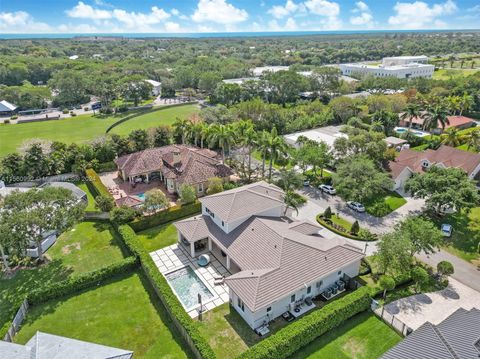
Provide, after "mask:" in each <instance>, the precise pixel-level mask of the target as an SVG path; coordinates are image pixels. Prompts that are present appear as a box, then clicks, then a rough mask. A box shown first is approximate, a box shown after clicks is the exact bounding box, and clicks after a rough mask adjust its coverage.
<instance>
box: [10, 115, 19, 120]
mask: <svg viewBox="0 0 480 359" xmlns="http://www.w3.org/2000/svg"><path fill="white" fill-rule="evenodd" d="M17 118H18V115H13V116H10V120H16V119H17Z"/></svg>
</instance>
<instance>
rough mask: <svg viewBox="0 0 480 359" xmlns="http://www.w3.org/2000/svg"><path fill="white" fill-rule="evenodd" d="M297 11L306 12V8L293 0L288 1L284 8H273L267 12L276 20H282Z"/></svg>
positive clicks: (276, 6)
mask: <svg viewBox="0 0 480 359" xmlns="http://www.w3.org/2000/svg"><path fill="white" fill-rule="evenodd" d="M297 11H305V6H304V5H303V4H302V3H300V4H296V3H295V2H293V1H292V0H287V2H286V3H285V5H284V6H282V5H275V6H272V7H271V8H270V9H269V10H268V11H267V12H268V13H269V14H270V15H272V16H273V17H274V18H276V19H282V18H284V17H286V16H288V15H290V14H293V13H295V12H297Z"/></svg>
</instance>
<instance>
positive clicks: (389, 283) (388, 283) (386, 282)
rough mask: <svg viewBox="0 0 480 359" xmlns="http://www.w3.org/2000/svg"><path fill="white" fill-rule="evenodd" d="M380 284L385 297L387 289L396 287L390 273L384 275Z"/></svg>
mask: <svg viewBox="0 0 480 359" xmlns="http://www.w3.org/2000/svg"><path fill="white" fill-rule="evenodd" d="M378 284H379V285H380V288H381V289H382V290H383V298H386V296H387V291H389V290H393V289H395V280H394V279H393V278H392V277H390V276H388V275H382V276H381V277H380V280H379V281H378Z"/></svg>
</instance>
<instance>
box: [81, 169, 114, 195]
mask: <svg viewBox="0 0 480 359" xmlns="http://www.w3.org/2000/svg"><path fill="white" fill-rule="evenodd" d="M85 176H86V177H87V182H86V183H87V186H88V188H89V189H90V191H91V192H92V194H93V197H97V196H102V195H103V196H107V197H112V194H111V193H110V192H108V189H107V187H105V185H104V184H103V182H102V180H101V179H100V177H98V174H97V172H95V170H94V169H93V168H88V169H87V170H85Z"/></svg>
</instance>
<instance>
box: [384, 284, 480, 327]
mask: <svg viewBox="0 0 480 359" xmlns="http://www.w3.org/2000/svg"><path fill="white" fill-rule="evenodd" d="M473 307H475V308H478V309H480V293H479V292H477V291H475V290H473V289H472V288H469V287H468V286H466V285H464V284H462V283H460V282H458V281H457V280H455V279H453V278H450V279H449V285H448V287H447V288H445V289H443V290H441V291H438V292H432V293H425V294H423V293H422V294H416V295H413V296H410V297H407V298H402V299H399V300H396V301H394V302H392V303H390V304H387V305H386V306H385V310H386V311H387V312H388V313H390V314H392V315H394V316H395V317H396V318H398V319H399V320H401V321H402V322H403V323H405V324H406V325H407V326H409V327H410V328H412V329H414V330H415V329H417V328H418V327H420V326H421V325H422V324H423V323H425V322H427V321H428V322H430V323H432V324H439V323H440V322H441V321H443V320H444V319H445V318H447V317H448V316H449V315H450V314H452V313H453V312H454V311H456V310H457V309H459V308H464V309H466V310H470V309H472V308H473Z"/></svg>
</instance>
